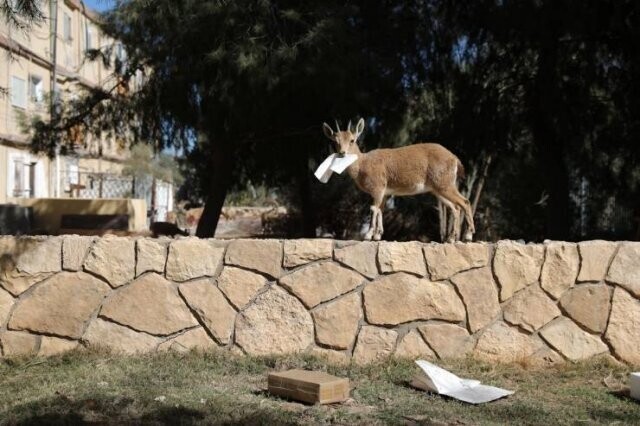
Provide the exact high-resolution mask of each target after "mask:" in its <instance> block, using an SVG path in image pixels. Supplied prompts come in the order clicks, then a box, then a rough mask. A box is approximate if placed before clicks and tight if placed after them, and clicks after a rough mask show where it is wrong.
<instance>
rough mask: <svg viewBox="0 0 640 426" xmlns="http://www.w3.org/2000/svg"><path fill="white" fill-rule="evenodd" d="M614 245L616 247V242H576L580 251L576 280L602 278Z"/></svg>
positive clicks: (599, 279) (607, 267) (600, 279)
mask: <svg viewBox="0 0 640 426" xmlns="http://www.w3.org/2000/svg"><path fill="white" fill-rule="evenodd" d="M616 247H618V243H614V242H611V241H584V242H581V243H578V252H579V253H580V273H579V274H578V281H602V280H604V278H605V276H606V275H607V269H609V263H611V257H612V256H613V253H615V251H616Z"/></svg>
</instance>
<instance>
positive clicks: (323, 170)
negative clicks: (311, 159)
mask: <svg viewBox="0 0 640 426" xmlns="http://www.w3.org/2000/svg"><path fill="white" fill-rule="evenodd" d="M357 159H358V156H357V155H355V154H347V155H345V156H343V157H340V156H338V155H336V154H331V155H330V156H328V157H327V158H326V159H325V160H324V161H323V162H322V164H320V166H318V168H317V169H316V172H315V173H314V174H315V176H316V177H317V178H318V180H319V181H320V182H322V183H327V182H329V178H330V177H331V175H332V174H333V172H336V173H338V174H341V173H342V172H344V171H345V169H346V168H347V167H349V166H350V165H351V164H353V163H354V162H355V161H356V160H357Z"/></svg>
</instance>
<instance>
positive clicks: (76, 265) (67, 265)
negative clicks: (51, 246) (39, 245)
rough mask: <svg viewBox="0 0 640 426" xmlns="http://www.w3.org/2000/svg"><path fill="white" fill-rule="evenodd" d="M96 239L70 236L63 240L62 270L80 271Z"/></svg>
mask: <svg viewBox="0 0 640 426" xmlns="http://www.w3.org/2000/svg"><path fill="white" fill-rule="evenodd" d="M94 240H95V237H87V236H80V235H68V236H65V237H63V239H62V269H64V270H66V271H80V270H81V269H82V264H83V263H84V259H85V258H86V257H87V253H88V252H89V249H90V248H91V244H93V241H94Z"/></svg>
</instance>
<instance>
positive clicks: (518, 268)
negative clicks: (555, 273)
mask: <svg viewBox="0 0 640 426" xmlns="http://www.w3.org/2000/svg"><path fill="white" fill-rule="evenodd" d="M543 260H544V247H543V246H540V245H523V244H518V243H515V242H513V241H499V242H498V244H497V245H496V253H495V256H494V258H493V271H494V273H495V275H496V278H497V279H498V284H500V300H501V301H504V300H507V299H508V298H510V297H511V296H513V294H514V293H515V292H517V291H518V290H520V289H523V288H525V287H526V286H528V285H529V284H532V283H535V282H537V281H538V279H539V278H540V270H541V267H542V262H543Z"/></svg>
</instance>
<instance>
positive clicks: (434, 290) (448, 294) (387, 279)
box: [363, 272, 466, 325]
mask: <svg viewBox="0 0 640 426" xmlns="http://www.w3.org/2000/svg"><path fill="white" fill-rule="evenodd" d="M363 295H364V306H365V312H366V318H367V321H368V322H369V323H370V324H377V325H395V324H401V323H404V322H409V321H416V320H428V319H442V320H447V321H462V320H464V319H465V317H466V312H465V309H464V305H463V304H462V301H461V300H460V297H458V295H457V294H456V291H455V290H454V289H453V286H451V285H448V284H445V283H442V282H431V281H429V280H427V279H424V278H418V277H415V276H413V275H410V274H407V273H404V272H400V273H396V274H392V275H385V276H384V277H380V278H379V279H377V280H376V281H374V282H372V283H370V284H368V285H367V286H366V287H365V289H364V292H363Z"/></svg>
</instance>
